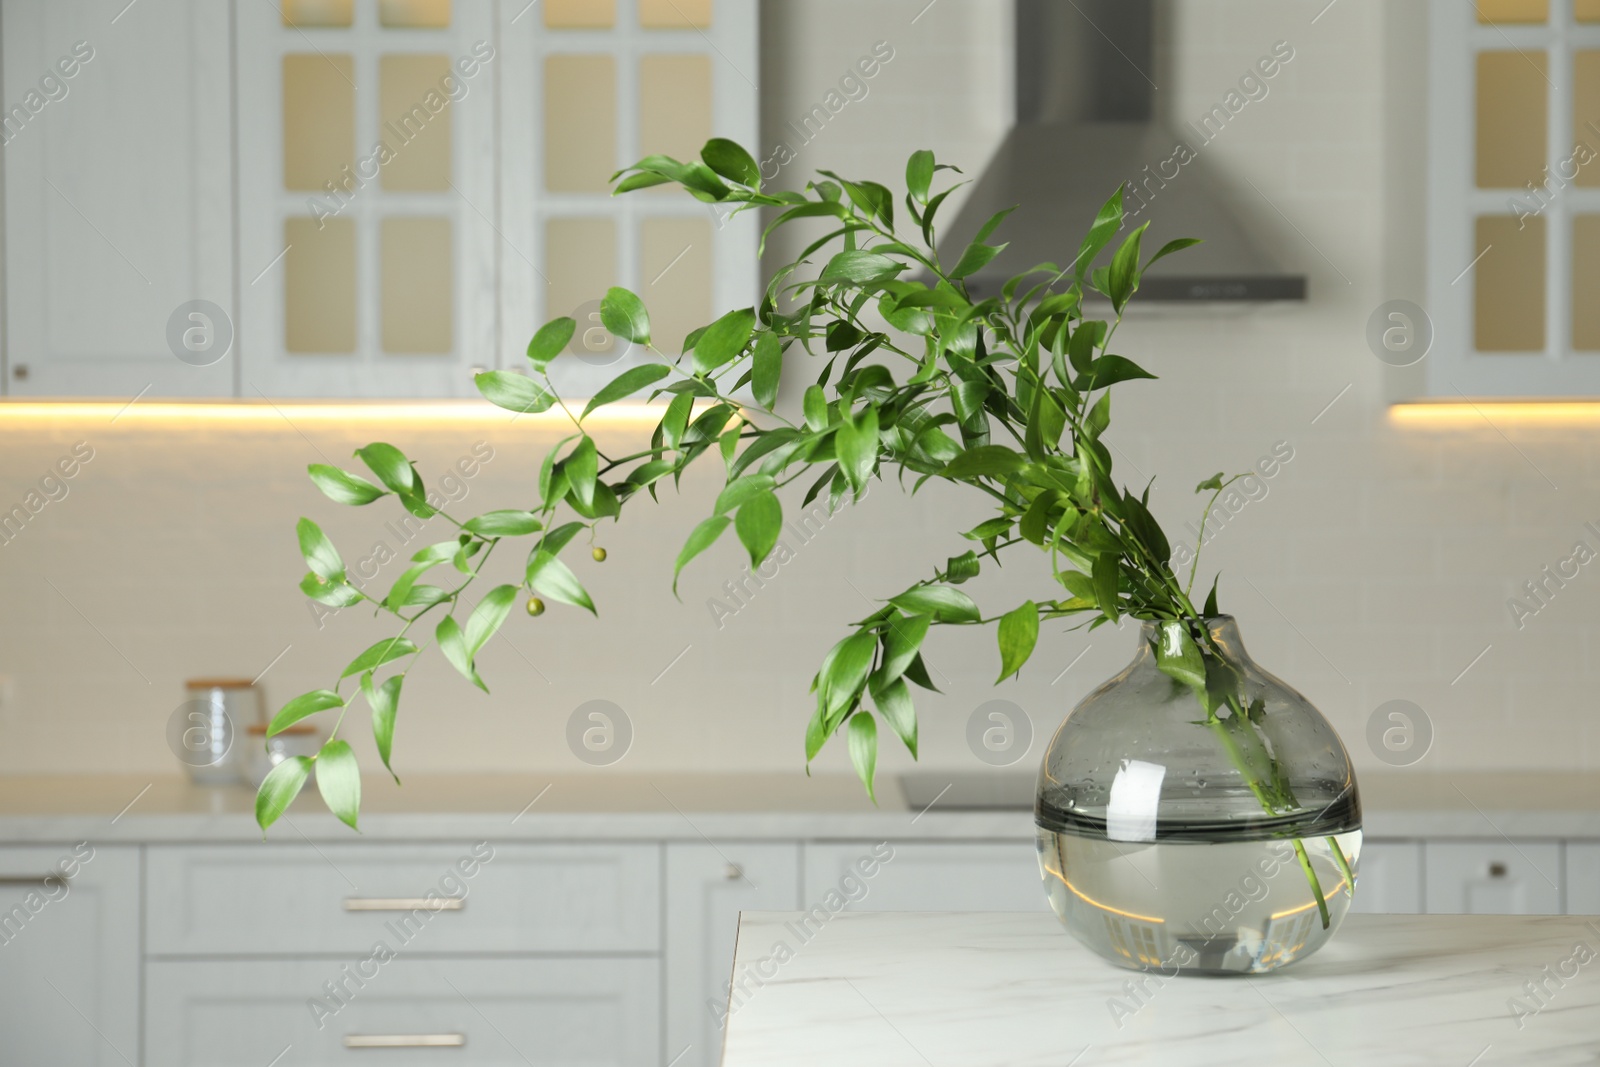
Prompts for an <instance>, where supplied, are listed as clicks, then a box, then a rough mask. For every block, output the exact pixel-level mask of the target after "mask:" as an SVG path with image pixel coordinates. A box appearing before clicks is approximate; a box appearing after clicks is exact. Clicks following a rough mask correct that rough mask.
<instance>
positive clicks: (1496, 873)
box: [1489, 860, 1506, 878]
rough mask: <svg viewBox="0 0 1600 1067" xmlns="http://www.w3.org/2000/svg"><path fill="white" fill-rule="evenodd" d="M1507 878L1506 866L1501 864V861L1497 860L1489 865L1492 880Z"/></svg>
mask: <svg viewBox="0 0 1600 1067" xmlns="http://www.w3.org/2000/svg"><path fill="white" fill-rule="evenodd" d="M1505 876H1506V865H1505V864H1503V863H1501V862H1500V861H1499V860H1495V861H1494V862H1493V863H1491V864H1489V877H1490V878H1504V877H1505Z"/></svg>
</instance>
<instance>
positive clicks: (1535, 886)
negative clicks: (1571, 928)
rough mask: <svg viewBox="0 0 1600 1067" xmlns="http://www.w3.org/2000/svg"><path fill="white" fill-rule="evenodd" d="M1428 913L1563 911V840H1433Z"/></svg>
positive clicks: (1427, 851) (1427, 853) (1428, 850)
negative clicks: (1560, 842)
mask: <svg viewBox="0 0 1600 1067" xmlns="http://www.w3.org/2000/svg"><path fill="white" fill-rule="evenodd" d="M1423 855H1424V858H1425V860H1424V861H1425V867H1424V871H1425V874H1426V883H1427V887H1428V896H1427V900H1428V913H1429V914H1430V915H1441V914H1458V913H1465V914H1468V915H1559V914H1560V913H1561V846H1560V845H1559V844H1556V843H1554V842H1550V841H1508V840H1499V841H1430V842H1428V843H1427V844H1425V845H1424V846H1423Z"/></svg>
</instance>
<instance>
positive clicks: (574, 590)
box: [527, 551, 600, 615]
mask: <svg viewBox="0 0 1600 1067" xmlns="http://www.w3.org/2000/svg"><path fill="white" fill-rule="evenodd" d="M527 582H528V584H529V585H530V586H532V587H533V589H534V590H535V591H536V592H538V593H541V594H543V595H544V596H547V597H549V598H550V599H551V600H554V601H556V602H557V603H561V604H571V605H572V606H573V607H575V608H583V609H585V610H586V611H588V612H589V614H591V615H599V614H600V613H599V612H598V611H596V610H595V608H594V601H593V600H591V599H590V597H589V591H588V590H587V589H585V588H584V587H583V583H582V582H580V581H578V576H577V575H576V574H573V573H572V568H571V567H568V566H567V565H566V564H565V563H562V562H561V561H560V560H559V559H557V558H556V557H555V556H554V555H552V554H551V553H550V552H548V551H541V552H535V553H534V554H533V558H532V559H530V560H528V574H527Z"/></svg>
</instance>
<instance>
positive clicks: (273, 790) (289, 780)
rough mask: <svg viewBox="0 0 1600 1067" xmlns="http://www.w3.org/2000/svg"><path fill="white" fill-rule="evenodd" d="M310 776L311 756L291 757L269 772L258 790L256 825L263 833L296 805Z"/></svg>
mask: <svg viewBox="0 0 1600 1067" xmlns="http://www.w3.org/2000/svg"><path fill="white" fill-rule="evenodd" d="M310 775H311V757H310V756H290V757H289V758H288V759H286V760H284V761H283V762H282V763H280V764H278V765H277V766H276V767H274V768H272V770H270V771H268V772H267V776H266V778H265V779H263V780H262V782H261V788H259V789H257V790H256V825H257V826H259V827H261V830H262V832H263V833H265V832H266V829H267V827H269V826H271V825H272V824H273V823H275V822H277V821H278V816H280V815H282V814H283V813H284V812H285V811H287V810H288V809H289V805H290V804H292V803H294V798H295V797H297V796H299V795H300V790H301V789H302V788H303V787H304V786H305V784H306V779H307V778H308V777H310Z"/></svg>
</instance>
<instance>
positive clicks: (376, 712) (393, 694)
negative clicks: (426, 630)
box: [361, 674, 406, 785]
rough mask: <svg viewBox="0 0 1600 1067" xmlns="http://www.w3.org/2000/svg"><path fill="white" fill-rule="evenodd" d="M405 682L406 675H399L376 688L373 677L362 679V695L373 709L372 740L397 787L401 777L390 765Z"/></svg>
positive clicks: (366, 676) (368, 676) (367, 676)
mask: <svg viewBox="0 0 1600 1067" xmlns="http://www.w3.org/2000/svg"><path fill="white" fill-rule="evenodd" d="M405 680H406V678H405V675H403V674H397V675H395V676H394V677H392V678H389V679H387V680H386V681H385V682H384V683H383V684H382V685H380V686H374V685H373V684H372V675H370V674H368V675H365V676H364V677H363V678H362V679H361V693H362V695H363V696H365V697H366V698H367V707H369V708H371V709H372V739H373V740H374V741H375V742H377V745H378V756H379V758H381V759H382V760H383V765H384V767H385V768H386V769H387V770H388V772H389V773H390V774H391V775H394V780H395V784H396V785H398V784H399V783H400V776H399V775H397V774H395V773H394V768H393V767H391V766H390V765H389V754H390V752H391V751H393V749H394V717H395V712H396V711H398V710H399V709H400V687H401V686H402V685H404V684H405Z"/></svg>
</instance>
